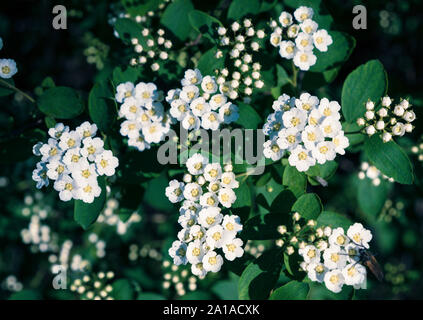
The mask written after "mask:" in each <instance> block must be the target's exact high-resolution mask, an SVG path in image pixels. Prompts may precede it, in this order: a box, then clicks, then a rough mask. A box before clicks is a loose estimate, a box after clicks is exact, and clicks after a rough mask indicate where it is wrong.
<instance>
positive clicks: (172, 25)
mask: <svg viewBox="0 0 423 320" xmlns="http://www.w3.org/2000/svg"><path fill="white" fill-rule="evenodd" d="M193 10H194V6H193V5H192V3H191V1H190V0H175V1H173V2H172V3H171V4H170V5H168V7H167V8H166V10H165V12H164V13H163V15H162V18H161V20H160V22H161V24H162V25H164V26H165V27H167V28H168V29H169V30H170V31H171V32H172V33H173V34H174V35H175V36H176V37H177V38H178V39H179V40H181V41H184V40H186V39H187V38H188V37H189V34H190V32H191V25H190V23H189V19H188V16H189V14H190V13H191V12H192V11H193Z"/></svg>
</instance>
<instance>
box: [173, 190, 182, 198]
mask: <svg viewBox="0 0 423 320" xmlns="http://www.w3.org/2000/svg"><path fill="white" fill-rule="evenodd" d="M173 193H174V194H175V195H176V196H180V195H181V194H182V190H181V188H176V189H175V191H173Z"/></svg>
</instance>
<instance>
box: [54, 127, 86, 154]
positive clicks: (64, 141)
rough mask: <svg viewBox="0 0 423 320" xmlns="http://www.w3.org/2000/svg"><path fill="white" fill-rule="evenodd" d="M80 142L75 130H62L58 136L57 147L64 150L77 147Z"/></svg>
mask: <svg viewBox="0 0 423 320" xmlns="http://www.w3.org/2000/svg"><path fill="white" fill-rule="evenodd" d="M80 143H81V137H80V136H79V134H78V133H77V132H76V131H70V132H64V133H63V134H62V135H61V136H60V140H59V147H60V149H62V150H63V151H65V150H68V149H71V148H75V147H79V145H80Z"/></svg>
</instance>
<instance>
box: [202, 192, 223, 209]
mask: <svg viewBox="0 0 423 320" xmlns="http://www.w3.org/2000/svg"><path fill="white" fill-rule="evenodd" d="M200 205H202V206H203V207H217V206H218V205H219V199H218V198H217V196H216V194H215V193H214V192H206V193H205V194H203V195H202V196H201V197H200Z"/></svg>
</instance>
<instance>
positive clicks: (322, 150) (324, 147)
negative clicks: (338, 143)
mask: <svg viewBox="0 0 423 320" xmlns="http://www.w3.org/2000/svg"><path fill="white" fill-rule="evenodd" d="M328 150H329V148H328V147H326V146H323V147H320V148H319V151H320V153H323V154H326V153H327V152H328Z"/></svg>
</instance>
